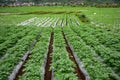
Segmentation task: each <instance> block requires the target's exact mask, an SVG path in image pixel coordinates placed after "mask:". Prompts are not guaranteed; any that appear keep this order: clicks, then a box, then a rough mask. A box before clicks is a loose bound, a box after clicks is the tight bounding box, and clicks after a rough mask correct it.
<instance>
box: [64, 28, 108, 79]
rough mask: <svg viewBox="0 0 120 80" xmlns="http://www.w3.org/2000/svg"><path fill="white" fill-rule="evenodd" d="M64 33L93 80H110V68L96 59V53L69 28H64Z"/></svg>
mask: <svg viewBox="0 0 120 80" xmlns="http://www.w3.org/2000/svg"><path fill="white" fill-rule="evenodd" d="M64 32H65V34H66V37H67V39H68V41H69V42H70V44H71V45H72V46H73V48H74V50H75V52H76V53H77V55H78V57H79V58H80V60H81V61H82V63H83V65H84V67H85V69H86V70H87V71H88V73H89V75H90V78H91V80H104V79H107V80H110V78H109V75H110V71H109V68H108V67H106V66H105V65H104V64H102V63H101V62H100V61H99V59H98V58H97V57H95V51H94V50H93V49H92V48H91V47H89V46H88V45H86V43H85V42H84V41H83V40H82V39H81V38H80V37H78V36H77V34H76V33H74V32H73V31H72V30H71V29H70V28H69V27H67V28H65V27H64Z"/></svg>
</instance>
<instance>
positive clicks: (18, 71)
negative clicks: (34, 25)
mask: <svg viewBox="0 0 120 80" xmlns="http://www.w3.org/2000/svg"><path fill="white" fill-rule="evenodd" d="M42 30H43V28H42V29H41V31H40V32H39V34H38V35H37V36H36V38H35V39H34V40H33V42H32V44H31V46H30V48H29V49H28V51H27V52H26V53H25V55H24V56H23V57H22V60H21V61H20V62H19V63H18V65H16V67H15V69H14V70H13V71H12V73H11V75H10V76H9V77H8V79H9V80H19V76H21V75H22V74H23V73H24V72H23V69H24V65H25V63H26V62H27V61H28V60H29V56H30V53H31V51H32V49H33V48H34V46H35V45H36V43H37V42H38V39H39V37H40V36H41V33H42Z"/></svg>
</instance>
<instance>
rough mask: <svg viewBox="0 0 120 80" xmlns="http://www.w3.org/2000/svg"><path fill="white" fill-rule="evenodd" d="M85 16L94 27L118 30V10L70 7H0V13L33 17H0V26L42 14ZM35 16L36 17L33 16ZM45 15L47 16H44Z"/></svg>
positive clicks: (119, 16) (119, 9)
mask: <svg viewBox="0 0 120 80" xmlns="http://www.w3.org/2000/svg"><path fill="white" fill-rule="evenodd" d="M78 11H80V12H81V13H80V14H85V15H86V16H87V18H89V20H90V21H91V22H94V23H95V24H94V26H99V27H102V28H106V29H108V30H110V31H113V32H118V31H119V30H120V23H119V22H120V8H95V7H71V6H31V7H25V6H24V7H0V13H3V12H6V13H33V15H27V14H26V15H7V16H3V15H0V21H1V22H0V25H3V24H6V25H7V24H16V23H17V22H21V21H24V20H26V19H28V18H30V17H33V16H41V15H43V13H49V14H48V15H50V16H51V15H52V14H54V15H55V14H65V13H64V12H68V13H69V12H78ZM34 14H37V15H34ZM46 15H47V14H46Z"/></svg>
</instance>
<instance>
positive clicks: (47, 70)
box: [44, 32, 54, 80]
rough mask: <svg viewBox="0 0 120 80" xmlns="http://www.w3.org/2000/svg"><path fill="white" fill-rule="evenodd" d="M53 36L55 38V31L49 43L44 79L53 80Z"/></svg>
mask: <svg viewBox="0 0 120 80" xmlns="http://www.w3.org/2000/svg"><path fill="white" fill-rule="evenodd" d="M53 38H54V32H52V33H51V38H50V43H49V50H48V55H47V63H46V66H45V75H44V80H51V78H52V70H50V64H51V63H52V57H51V56H50V55H51V53H52V52H53V46H52V45H53Z"/></svg>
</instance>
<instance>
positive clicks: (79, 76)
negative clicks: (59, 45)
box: [62, 31, 85, 80]
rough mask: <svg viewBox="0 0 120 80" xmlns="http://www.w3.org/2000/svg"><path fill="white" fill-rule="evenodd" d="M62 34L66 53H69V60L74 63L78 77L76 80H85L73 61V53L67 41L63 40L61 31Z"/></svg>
mask: <svg viewBox="0 0 120 80" xmlns="http://www.w3.org/2000/svg"><path fill="white" fill-rule="evenodd" d="M62 34H63V37H64V39H65V43H66V50H67V52H68V53H69V58H70V59H71V61H73V62H74V63H75V65H76V66H75V67H74V69H75V72H74V73H75V74H77V77H78V80H85V75H84V74H83V72H82V71H81V70H80V69H79V66H78V64H77V62H76V60H75V57H74V55H73V51H72V50H71V48H70V46H69V45H68V42H67V39H66V38H65V34H64V32H63V31H62Z"/></svg>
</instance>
